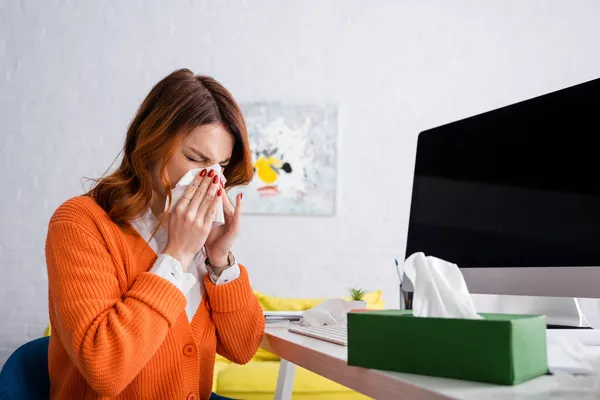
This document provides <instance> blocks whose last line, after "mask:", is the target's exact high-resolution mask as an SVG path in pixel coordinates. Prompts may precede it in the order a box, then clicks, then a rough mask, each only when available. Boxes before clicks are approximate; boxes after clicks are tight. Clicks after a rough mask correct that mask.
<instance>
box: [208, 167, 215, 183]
mask: <svg viewBox="0 0 600 400" xmlns="http://www.w3.org/2000/svg"><path fill="white" fill-rule="evenodd" d="M214 174H215V171H214V170H212V169H211V170H210V172H209V173H208V177H209V178H212V176H213V175H214ZM215 183H216V182H215Z"/></svg>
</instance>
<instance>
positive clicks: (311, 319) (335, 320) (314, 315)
mask: <svg viewBox="0 0 600 400" xmlns="http://www.w3.org/2000/svg"><path fill="white" fill-rule="evenodd" d="M352 308H353V307H352V303H350V302H349V301H346V300H344V299H327V300H325V301H324V302H322V303H321V304H319V305H317V306H316V307H313V308H311V309H310V310H306V311H305V312H304V313H303V314H302V319H301V320H300V323H301V324H302V325H308V326H323V325H346V323H347V315H348V312H349V311H350V310H352Z"/></svg>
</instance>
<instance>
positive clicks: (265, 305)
mask: <svg viewBox="0 0 600 400" xmlns="http://www.w3.org/2000/svg"><path fill="white" fill-rule="evenodd" d="M255 294H256V297H257V298H258V302H259V303H260V305H261V306H262V309H263V310H264V311H305V310H308V309H309V308H313V307H315V306H316V305H318V304H321V303H322V302H323V301H325V299H302V298H285V297H275V296H268V295H266V294H263V293H260V292H255Z"/></svg>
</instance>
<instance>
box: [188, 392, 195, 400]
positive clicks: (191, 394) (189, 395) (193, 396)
mask: <svg viewBox="0 0 600 400" xmlns="http://www.w3.org/2000/svg"><path fill="white" fill-rule="evenodd" d="M187 400H198V396H196V393H190V394H188V397H187Z"/></svg>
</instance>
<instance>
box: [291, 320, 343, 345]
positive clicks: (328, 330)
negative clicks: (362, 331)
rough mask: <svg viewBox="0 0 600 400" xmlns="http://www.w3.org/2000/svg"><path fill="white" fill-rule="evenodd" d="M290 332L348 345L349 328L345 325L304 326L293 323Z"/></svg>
mask: <svg viewBox="0 0 600 400" xmlns="http://www.w3.org/2000/svg"><path fill="white" fill-rule="evenodd" d="M288 330H289V331H290V332H292V333H297V334H299V335H304V336H308V337H311V338H313V339H319V340H323V341H325V342H330V343H334V344H339V345H340V346H347V345H348V327H346V326H345V325H325V326H304V325H300V324H298V323H291V324H290V326H289V328H288Z"/></svg>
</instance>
